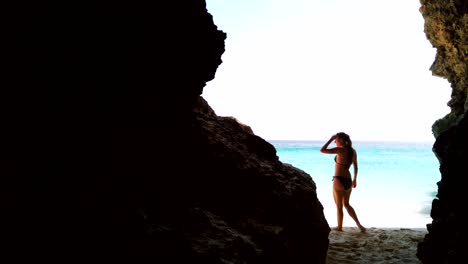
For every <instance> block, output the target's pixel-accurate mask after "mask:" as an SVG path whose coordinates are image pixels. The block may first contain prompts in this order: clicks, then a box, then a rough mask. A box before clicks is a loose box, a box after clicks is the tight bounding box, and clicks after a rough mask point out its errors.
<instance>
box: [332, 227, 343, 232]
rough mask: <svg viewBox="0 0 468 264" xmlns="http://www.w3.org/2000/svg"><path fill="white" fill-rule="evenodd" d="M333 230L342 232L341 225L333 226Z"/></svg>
mask: <svg viewBox="0 0 468 264" xmlns="http://www.w3.org/2000/svg"><path fill="white" fill-rule="evenodd" d="M333 230H334V231H338V232H343V229H342V228H341V227H334V228H333Z"/></svg>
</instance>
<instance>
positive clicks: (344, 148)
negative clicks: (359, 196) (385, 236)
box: [320, 132, 366, 232]
mask: <svg viewBox="0 0 468 264" xmlns="http://www.w3.org/2000/svg"><path fill="white" fill-rule="evenodd" d="M332 141H335V144H336V147H335V148H328V145H330V143H331V142H332ZM320 152H321V153H325V154H336V156H335V176H333V197H334V198H335V204H336V210H337V218H338V226H337V227H336V229H335V230H337V231H342V230H343V229H342V228H343V206H344V207H345V208H346V211H348V214H349V215H350V216H351V218H353V220H354V221H355V222H356V224H357V226H358V227H359V229H360V230H361V231H362V232H365V231H366V228H364V227H363V226H362V225H361V223H360V222H359V220H358V217H357V215H356V212H355V211H354V209H353V207H351V205H350V204H349V197H350V196H351V190H352V188H351V187H353V188H356V185H357V182H356V178H357V173H358V164H357V153H356V150H355V149H354V148H353V143H352V142H351V139H350V138H349V136H348V135H347V134H346V133H343V132H340V133H337V134H336V135H333V136H332V137H331V138H330V139H329V140H328V141H327V143H325V145H323V146H322V148H321V149H320ZM351 165H353V167H354V178H353V179H352V180H351V173H350V172H349V168H350V167H351Z"/></svg>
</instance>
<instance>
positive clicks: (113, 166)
mask: <svg viewBox="0 0 468 264" xmlns="http://www.w3.org/2000/svg"><path fill="white" fill-rule="evenodd" d="M420 11H421V13H422V15H423V16H424V19H425V21H426V24H425V32H426V35H427V37H428V40H429V41H430V42H431V43H432V45H433V46H434V47H435V48H436V49H437V55H436V58H435V61H434V64H433V65H432V67H431V70H432V72H433V74H434V75H437V76H440V77H443V78H446V79H447V80H448V81H449V82H450V83H451V87H452V98H451V100H450V102H449V103H448V104H449V106H450V108H451V112H450V114H448V115H447V116H446V117H444V118H442V119H440V120H437V121H436V122H435V123H434V127H433V131H434V134H435V135H436V137H437V138H436V142H435V144H434V153H435V155H436V156H437V157H438V159H439V161H440V173H441V176H442V180H441V181H440V182H439V183H438V188H439V189H438V195H437V198H436V199H435V200H434V202H433V204H432V210H431V217H432V218H433V221H432V223H431V224H429V225H428V231H429V233H428V235H427V236H426V237H425V239H424V241H421V243H420V244H419V246H418V252H415V254H417V256H418V258H419V259H420V260H421V261H422V262H423V263H460V262H457V261H458V260H459V259H461V258H463V259H466V254H467V253H466V252H468V251H467V249H468V246H467V243H466V241H465V239H464V238H465V235H466V232H467V231H466V230H465V229H464V228H463V227H464V226H463V225H464V224H465V223H467V216H466V211H465V207H464V206H463V205H462V202H463V201H464V199H463V198H464V197H463V193H464V187H465V186H466V183H467V177H466V176H467V175H468V169H467V167H466V166H465V165H464V163H466V161H467V157H468V153H467V149H468V137H467V135H468V133H467V129H468V128H467V126H468V124H467V122H468V121H467V115H466V111H467V109H468V101H467V94H468V91H467V52H468V48H467V46H466V45H467V39H466V38H467V32H466V28H467V24H468V14H467V11H468V3H466V1H463V0H458V1H457V0H454V1H436V0H421V9H420ZM7 20H8V22H9V24H8V25H7V30H6V31H5V32H4V40H5V43H4V44H5V46H4V55H5V56H4V64H5V65H6V66H7V67H5V69H4V76H5V80H4V83H5V85H4V87H3V88H2V90H1V96H0V98H1V99H0V100H1V104H0V105H1V110H2V111H1V120H2V130H1V135H2V137H1V138H2V141H1V148H0V175H1V183H0V195H1V196H0V197H1V199H0V204H1V206H2V207H1V208H2V227H1V230H2V239H3V241H4V242H5V243H3V244H4V247H3V250H2V251H3V252H5V255H11V256H12V257H15V258H23V257H24V258H28V257H32V258H34V259H35V260H42V259H44V260H53V259H60V260H62V261H63V260H71V259H77V258H84V259H89V258H91V257H99V258H106V259H121V258H122V257H129V256H130V257H134V258H135V259H138V258H139V257H145V259H146V260H150V261H156V262H162V263H165V262H166V261H167V260H168V259H169V260H170V261H171V262H182V263H198V262H200V263H325V259H326V254H327V248H328V234H329V232H330V228H329V225H328V223H327V221H326V219H325V217H324V215H323V207H322V205H321V203H320V201H319V200H318V199H317V195H316V186H315V183H314V182H313V180H312V178H311V177H310V176H309V175H307V174H306V173H305V172H303V171H302V170H300V169H298V168H294V167H292V166H290V165H288V164H283V163H281V162H280V161H279V159H278V157H277V155H276V150H275V148H274V147H273V146H272V145H271V144H269V143H268V142H267V141H265V140H264V139H262V138H261V137H259V136H257V135H255V134H254V133H253V132H252V129H251V128H250V127H249V126H248V124H242V123H239V122H238V121H237V120H236V119H235V118H230V117H220V116H217V115H216V114H215V113H214V111H213V110H212V109H211V108H210V106H209V104H208V102H206V101H205V100H203V98H202V97H201V96H200V95H201V93H202V91H203V88H204V87H205V85H206V82H208V81H210V80H212V79H213V78H214V76H215V72H216V69H217V68H218V66H219V65H220V64H221V63H222V61H221V55H222V54H223V52H224V51H225V46H224V40H225V38H226V33H225V32H223V31H222V30H220V29H218V28H217V26H216V25H215V24H214V23H213V18H212V16H211V15H210V14H209V13H208V12H207V10H206V4H205V1H204V0H186V1H177V2H173V1H163V2H157V3H152V4H149V3H144V4H143V3H141V4H136V3H132V4H130V3H127V4H125V5H124V4H122V3H118V2H116V3H111V4H108V5H104V4H98V3H95V4H94V5H93V6H84V5H83V6H81V5H71V4H65V3H62V4H60V5H54V6H52V5H47V4H42V3H35V4H28V5H24V6H15V7H12V8H11V9H10V10H9V14H8V16H7Z"/></svg>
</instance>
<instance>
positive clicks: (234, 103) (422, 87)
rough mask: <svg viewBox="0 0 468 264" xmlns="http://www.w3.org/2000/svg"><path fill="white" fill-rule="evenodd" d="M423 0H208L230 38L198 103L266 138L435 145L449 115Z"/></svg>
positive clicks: (446, 90)
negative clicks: (438, 124) (437, 126)
mask: <svg viewBox="0 0 468 264" xmlns="http://www.w3.org/2000/svg"><path fill="white" fill-rule="evenodd" d="M419 7H420V3H419V0H392V1H388V0H353V1H350V0H287V1H285V0H207V9H208V11H209V12H210V13H211V14H212V15H213V17H214V21H215V24H216V25H217V26H218V28H219V29H220V30H222V31H224V32H226V33H227V39H226V42H225V44H226V51H225V53H224V54H223V56H222V60H223V63H222V64H221V65H220V67H219V68H218V71H217V72H216V77H215V79H214V80H212V81H210V82H208V83H207V86H206V87H205V89H204V92H203V95H202V96H203V97H204V98H205V99H206V100H207V101H208V103H209V104H210V105H211V107H212V108H213V109H214V110H215V112H216V113H217V114H218V115H220V116H234V117H236V118H237V119H238V120H239V121H240V122H242V123H245V124H247V125H249V126H250V127H252V129H253V131H254V133H255V134H256V135H258V136H260V137H262V138H264V139H266V140H275V139H276V140H278V139H284V140H286V139H290V140H322V141H326V140H327V139H328V138H329V137H330V136H331V135H332V134H334V133H336V132H339V131H344V132H347V133H348V134H349V135H350V136H351V139H353V140H379V141H418V142H419V141H425V142H433V141H434V137H433V135H432V132H431V126H432V124H433V123H434V121H436V120H437V119H439V118H442V117H443V116H445V115H446V114H447V113H448V112H449V111H450V109H449V108H448V107H447V102H448V101H449V100H450V93H451V88H450V84H449V83H448V82H447V80H445V79H442V78H439V77H435V76H432V74H431V72H430V71H429V67H430V66H431V64H432V62H433V61H434V58H435V52H436V50H435V49H434V48H433V47H432V46H431V44H430V43H429V41H428V40H427V39H426V36H425V34H424V31H423V30H424V20H423V17H422V15H421V13H420V12H419Z"/></svg>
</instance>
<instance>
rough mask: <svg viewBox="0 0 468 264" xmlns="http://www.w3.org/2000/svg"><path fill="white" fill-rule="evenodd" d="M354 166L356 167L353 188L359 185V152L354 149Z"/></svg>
mask: <svg viewBox="0 0 468 264" xmlns="http://www.w3.org/2000/svg"><path fill="white" fill-rule="evenodd" d="M353 152H354V155H353V168H354V178H353V188H356V186H357V174H358V162H357V152H356V150H354V149H353Z"/></svg>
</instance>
